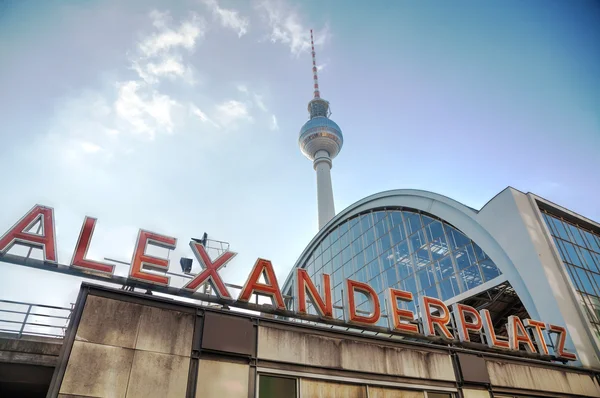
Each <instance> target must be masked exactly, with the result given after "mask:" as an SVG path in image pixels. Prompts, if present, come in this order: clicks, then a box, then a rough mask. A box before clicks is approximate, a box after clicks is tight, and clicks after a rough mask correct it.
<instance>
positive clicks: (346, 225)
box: [339, 222, 350, 236]
mask: <svg viewBox="0 0 600 398" xmlns="http://www.w3.org/2000/svg"><path fill="white" fill-rule="evenodd" d="M349 229H350V228H349V223H348V222H345V223H343V224H342V225H340V226H339V230H340V236H341V235H344V234H345V233H346V232H348V231H349Z"/></svg>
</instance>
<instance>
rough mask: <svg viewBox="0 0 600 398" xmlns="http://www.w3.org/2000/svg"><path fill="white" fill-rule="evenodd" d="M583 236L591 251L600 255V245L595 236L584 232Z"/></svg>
mask: <svg viewBox="0 0 600 398" xmlns="http://www.w3.org/2000/svg"><path fill="white" fill-rule="evenodd" d="M583 234H584V235H585V241H586V242H587V246H588V247H589V248H590V249H592V250H594V251H596V252H598V253H600V245H599V244H598V242H597V241H596V239H594V236H593V235H592V234H591V233H589V232H588V231H583Z"/></svg>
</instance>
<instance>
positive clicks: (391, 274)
mask: <svg viewBox="0 0 600 398" xmlns="http://www.w3.org/2000/svg"><path fill="white" fill-rule="evenodd" d="M385 282H386V285H387V286H394V285H395V284H396V283H398V275H397V274H396V267H392V268H388V269H387V270H386V271H385Z"/></svg>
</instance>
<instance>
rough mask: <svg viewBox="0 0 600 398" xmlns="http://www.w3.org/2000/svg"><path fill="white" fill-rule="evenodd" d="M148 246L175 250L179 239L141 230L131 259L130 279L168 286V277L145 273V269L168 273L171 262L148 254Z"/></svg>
mask: <svg viewBox="0 0 600 398" xmlns="http://www.w3.org/2000/svg"><path fill="white" fill-rule="evenodd" d="M147 245H155V246H159V247H164V248H165V249H170V250H173V249H175V247H176V246H177V239H175V238H171V237H169V236H164V235H159V234H155V233H154V232H149V231H144V230H143V229H140V233H139V234H138V238H137V242H136V243H135V250H134V252H133V258H132V259H131V268H130V269H129V277H130V278H131V279H136V280H139V281H142V282H149V283H154V284H155V285H162V286H168V285H169V277H168V276H163V275H156V274H150V273H148V272H144V271H145V269H153V270H157V271H164V272H166V271H167V270H168V269H169V260H167V259H166V258H158V257H154V256H149V255H147V254H146V246H147Z"/></svg>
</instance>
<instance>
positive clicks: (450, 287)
mask: <svg viewBox="0 0 600 398" xmlns="http://www.w3.org/2000/svg"><path fill="white" fill-rule="evenodd" d="M439 285H440V292H441V294H442V300H448V299H451V298H452V297H454V296H456V295H457V294H459V293H460V290H459V289H458V282H457V281H456V277H455V276H454V275H452V276H451V277H450V278H448V279H446V280H443V281H442V282H440V284H439Z"/></svg>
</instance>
